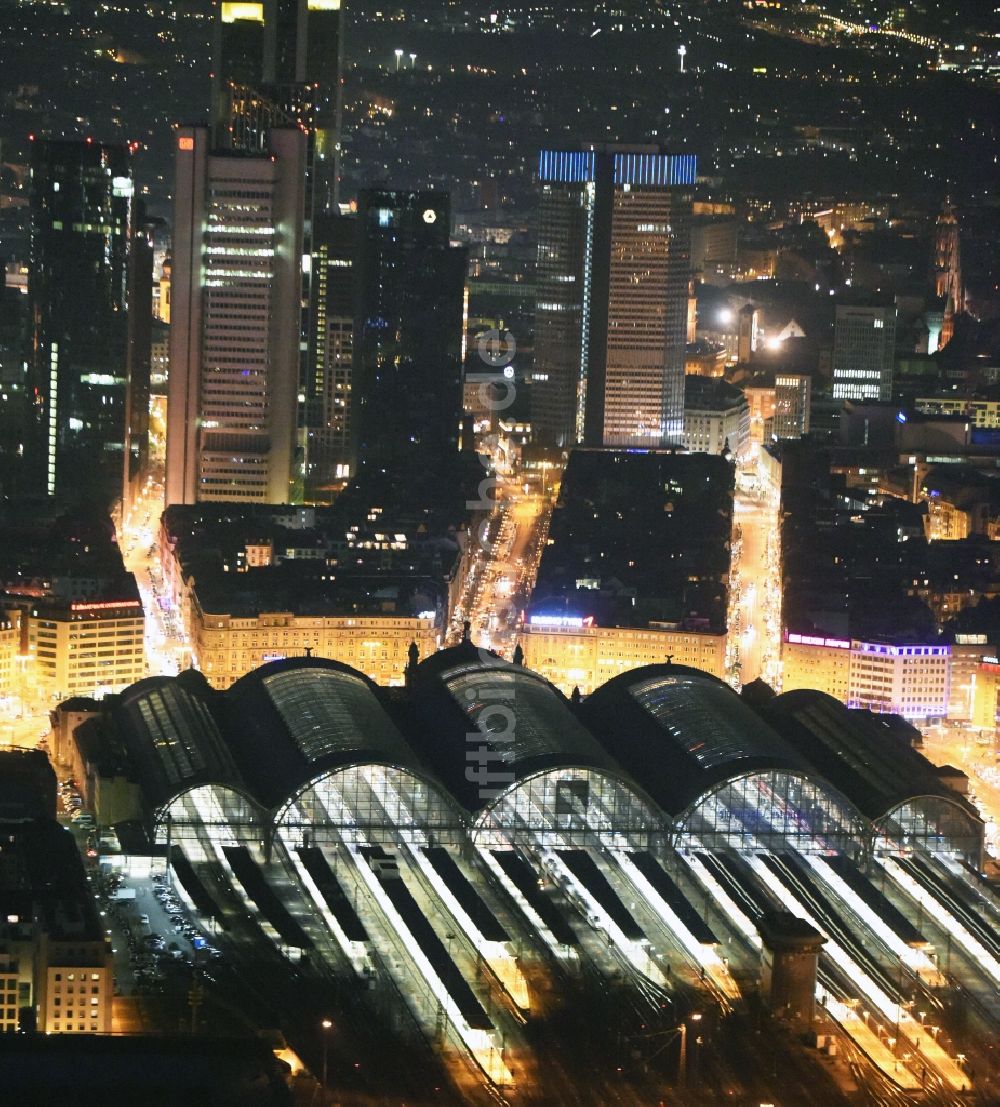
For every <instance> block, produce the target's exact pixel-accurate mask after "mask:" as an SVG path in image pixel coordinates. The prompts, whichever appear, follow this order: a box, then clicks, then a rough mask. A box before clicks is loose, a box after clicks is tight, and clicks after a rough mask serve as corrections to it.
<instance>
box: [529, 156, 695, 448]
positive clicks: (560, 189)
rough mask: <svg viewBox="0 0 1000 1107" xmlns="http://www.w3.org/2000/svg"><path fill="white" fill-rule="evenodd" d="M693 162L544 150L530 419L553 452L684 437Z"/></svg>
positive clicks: (677, 440)
mask: <svg viewBox="0 0 1000 1107" xmlns="http://www.w3.org/2000/svg"><path fill="white" fill-rule="evenodd" d="M695 174H696V161H695V158H694V156H693V155H674V154H668V153H665V152H664V151H662V150H660V149H659V148H657V147H636V148H632V147H628V148H626V147H614V146H612V147H593V148H590V149H587V150H581V151H561V150H545V151H543V152H542V155H541V160H540V163H539V182H540V185H541V190H542V195H541V203H540V205H539V215H538V270H537V278H536V280H537V316H536V339H535V372H534V385H533V389H532V397H533V413H532V418H533V422H534V423H535V425H536V427H537V429H538V433H539V437H540V439H541V440H542V441H544V442H548V443H550V444H553V445H560V446H570V445H573V444H575V443H577V442H580V441H583V442H585V443H586V444H587V445H592V446H601V445H604V446H645V447H656V446H667V445H671V444H678V443H680V442H681V440H682V437H683V433H684V349H685V340H686V323H687V301H688V280H689V276H690V267H691V260H690V259H691V254H690V226H691V194H690V187H691V186H692V185H693V184H694V180H695Z"/></svg>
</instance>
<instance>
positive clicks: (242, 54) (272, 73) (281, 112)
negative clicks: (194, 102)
mask: <svg viewBox="0 0 1000 1107" xmlns="http://www.w3.org/2000/svg"><path fill="white" fill-rule="evenodd" d="M342 28H343V22H342V12H341V6H340V0H264V2H263V3H253V2H249V3H248V2H244V0H232V2H230V0H224V2H223V3H222V4H220V5H219V15H218V19H217V20H216V30H215V33H216V42H215V58H216V62H215V68H214V72H213V95H212V120H213V133H214V136H215V143H216V144H217V145H218V146H220V147H232V148H233V149H237V150H246V151H249V152H251V153H263V152H264V151H265V150H266V148H267V132H268V130H269V129H270V128H271V127H276V126H289V125H294V126H302V127H304V128H305V129H306V131H307V132H308V134H309V152H308V157H307V164H308V173H309V185H308V190H307V215H308V214H310V213H311V212H313V211H332V210H333V207H334V204H335V200H336V191H337V176H338V171H339V164H338V158H339V150H340V143H339V131H340V82H341V68H342V60H343V34H342Z"/></svg>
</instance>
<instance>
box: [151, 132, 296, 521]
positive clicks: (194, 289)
mask: <svg viewBox="0 0 1000 1107" xmlns="http://www.w3.org/2000/svg"><path fill="white" fill-rule="evenodd" d="M176 141H177V149H176V159H177V160H176V183H175V188H174V247H173V272H172V285H171V298H172V304H171V335H170V376H169V384H168V397H167V470H166V503H167V504H168V505H169V504H181V503H183V504H189V503H198V502H200V501H203V500H233V501H237V502H242V503H249V502H257V503H287V502H288V501H289V499H290V498H291V497H292V479H293V466H294V459H295V449H296V442H295V418H296V401H297V395H298V380H299V318H300V304H301V300H300V297H301V291H302V268H301V258H302V224H303V185H304V166H305V141H306V140H305V136H304V135H303V133H302V132H301V131H300V130H299V129H298V128H284V129H282V128H277V129H274V130H272V131H270V132H269V138H268V142H269V150H268V153H267V154H265V155H252V154H241V153H234V152H217V151H213V150H212V149H211V144H210V140H209V132H208V129H207V128H204V127H182V128H180V129H179V130H178V132H177V140H176Z"/></svg>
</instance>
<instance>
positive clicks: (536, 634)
mask: <svg viewBox="0 0 1000 1107" xmlns="http://www.w3.org/2000/svg"><path fill="white" fill-rule="evenodd" d="M520 643H521V648H522V649H523V650H524V664H525V665H526V666H527V667H528V668H529V669H533V670H534V671H535V672H538V673H541V674H542V676H544V677H545V679H546V680H548V681H551V682H552V683H553V684H554V685H555V686H556V687H557V688H558V689H559V690H560V692H562V693H563V695H566V696H569V695H571V694H572V693H573V689H574V688H577V689H579V691H580V693H581V694H582V695H584V696H589V695H590V693H591V692H594V691H596V690H597V689H598V688H599V687H600V686H601V685H602V684H604V683H606V682H607V681H609V680H611V679H613V678H614V677H616V676H620V675H621V674H622V673H624V672H627V671H628V670H630V669H639V668H641V667H642V666H643V665H659V664H662V663H663V662H664V661H665V660H666V659H667V658H671V659H672V660H673V662H674V663H675V664H677V665H689V666H690V667H691V668H693V669H700V670H702V672H706V673H711V674H712V676H715V677H718V678H719V679H720V680H722V679H725V676H726V635H725V634H724V633H712V632H711V631H696V630H690V629H687V628H685V627H683V626H680V625H669V624H666V623H650V624H649V625H648V626H645V627H602V626H597V625H596V623H595V622H594V620H592V619H587V618H580V617H576V616H561V615H533V616H531V617H530V618H529V619H528V621H527V623H526V624H525V627H524V630H523V631H522V633H521V638H520Z"/></svg>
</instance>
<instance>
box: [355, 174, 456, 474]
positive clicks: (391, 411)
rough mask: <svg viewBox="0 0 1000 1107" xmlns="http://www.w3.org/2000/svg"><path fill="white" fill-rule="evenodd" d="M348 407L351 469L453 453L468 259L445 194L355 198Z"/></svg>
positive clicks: (378, 193)
mask: <svg viewBox="0 0 1000 1107" xmlns="http://www.w3.org/2000/svg"><path fill="white" fill-rule="evenodd" d="M357 219H358V228H357V253H356V257H355V276H354V292H355V322H354V351H353V355H354V356H353V381H352V386H351V387H352V403H353V408H352V411H353V415H352V418H353V419H354V423H355V427H356V430H355V431H353V433H354V434H355V436H356V441H357V453H358V458H359V462H362V463H363V462H364V461H366V460H370V461H381V460H385V459H387V458H390V457H394V456H401V455H404V454H407V453H410V452H412V451H413V449H414V448H417V449H421V448H422V449H425V450H426V449H431V450H438V451H441V452H443V453H448V452H453V451H454V450H457V448H458V441H459V429H460V424H461V418H462V362H463V356H464V350H463V346H464V335H465V277H466V270H467V268H468V253H467V251H466V249H465V248H464V247H462V246H452V245H451V243H450V241H449V229H450V225H451V210H450V203H449V198H448V194H447V193H443V192H404V191H398V190H388V189H364V190H362V191H361V193H360V194H359V196H358V215H357Z"/></svg>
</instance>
